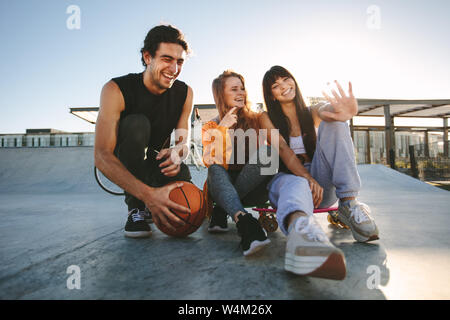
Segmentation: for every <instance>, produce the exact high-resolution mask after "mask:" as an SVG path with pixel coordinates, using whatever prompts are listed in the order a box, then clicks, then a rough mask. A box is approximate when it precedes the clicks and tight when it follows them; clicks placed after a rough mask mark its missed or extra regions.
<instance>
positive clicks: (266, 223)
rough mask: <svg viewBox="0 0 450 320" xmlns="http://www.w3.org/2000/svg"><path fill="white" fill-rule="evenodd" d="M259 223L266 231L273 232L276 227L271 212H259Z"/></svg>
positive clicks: (275, 220) (275, 221)
mask: <svg viewBox="0 0 450 320" xmlns="http://www.w3.org/2000/svg"><path fill="white" fill-rule="evenodd" d="M258 221H259V223H260V224H261V226H262V227H263V228H264V229H265V230H266V231H267V232H275V231H276V230H277V229H278V222H277V219H276V217H275V215H274V214H272V213H267V212H266V213H260V215H259V219H258Z"/></svg>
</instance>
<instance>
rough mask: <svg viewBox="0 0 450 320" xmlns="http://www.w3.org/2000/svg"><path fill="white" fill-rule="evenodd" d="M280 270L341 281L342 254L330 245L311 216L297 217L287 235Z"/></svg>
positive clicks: (344, 268)
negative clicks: (284, 254) (281, 268)
mask: <svg viewBox="0 0 450 320" xmlns="http://www.w3.org/2000/svg"><path fill="white" fill-rule="evenodd" d="M284 269H285V270H286V271H289V272H292V273H295V274H298V275H305V276H311V277H319V278H328V279H334V280H342V279H344V278H345V274H346V266H345V257H344V253H343V252H342V251H341V250H340V249H338V248H336V247H335V246H333V244H332V243H331V242H330V240H328V237H327V236H326V234H325V233H324V232H323V230H322V229H321V228H320V226H319V225H318V224H317V222H316V221H315V219H314V217H313V216H304V217H300V218H298V219H297V221H296V222H295V226H294V227H293V228H292V229H291V231H290V232H289V235H288V239H287V244H286V256H285V264H284Z"/></svg>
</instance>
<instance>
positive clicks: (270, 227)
mask: <svg viewBox="0 0 450 320" xmlns="http://www.w3.org/2000/svg"><path fill="white" fill-rule="evenodd" d="M253 210H254V211H256V212H258V213H259V218H258V221H259V223H260V224H261V226H262V227H263V228H264V229H265V230H266V231H267V232H275V231H276V230H277V229H278V222H277V217H276V212H277V210H276V209H273V208H253ZM321 212H328V217H327V220H328V222H329V223H330V224H332V225H334V226H336V227H338V228H340V229H350V227H349V226H347V225H346V224H345V223H343V222H341V221H339V219H338V215H339V212H338V208H335V207H332V208H323V209H314V213H321Z"/></svg>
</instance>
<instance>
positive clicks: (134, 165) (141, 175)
mask: <svg viewBox="0 0 450 320" xmlns="http://www.w3.org/2000/svg"><path fill="white" fill-rule="evenodd" d="M150 133H151V125H150V121H149V120H148V119H147V117H146V116H145V115H143V114H132V115H129V116H127V117H125V118H124V119H122V120H121V121H120V125H119V137H118V143H117V147H116V150H115V154H116V155H117V157H118V158H119V160H120V162H122V164H123V165H124V166H125V167H126V168H127V169H128V171H130V172H131V173H132V174H133V175H134V176H135V177H136V178H137V179H139V180H141V181H142V182H144V183H145V184H147V185H149V186H151V187H162V186H164V185H166V184H168V183H170V182H172V181H188V182H191V174H190V172H189V168H188V167H187V166H186V165H185V164H184V163H181V165H180V172H179V173H178V175H176V176H175V177H166V176H165V175H163V174H162V173H161V171H160V170H161V169H160V168H158V164H159V163H161V161H157V160H156V155H157V154H156V152H154V150H153V149H152V148H151V147H150V141H151V134H150ZM146 148H148V149H147V154H146V153H145V149H146ZM145 156H147V157H146V159H145ZM125 203H126V204H127V205H128V210H132V209H134V208H138V209H140V210H144V208H145V204H144V203H143V202H142V201H141V200H139V199H137V198H136V197H134V196H133V195H131V194H129V193H128V192H125Z"/></svg>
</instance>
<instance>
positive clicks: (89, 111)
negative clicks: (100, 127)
mask: <svg viewBox="0 0 450 320" xmlns="http://www.w3.org/2000/svg"><path fill="white" fill-rule="evenodd" d="M69 112H70V113H71V114H73V115H74V116H77V117H78V118H80V119H83V120H85V121H87V122H89V123H92V124H95V122H96V121H97V116H98V107H80V108H70V111H69Z"/></svg>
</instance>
